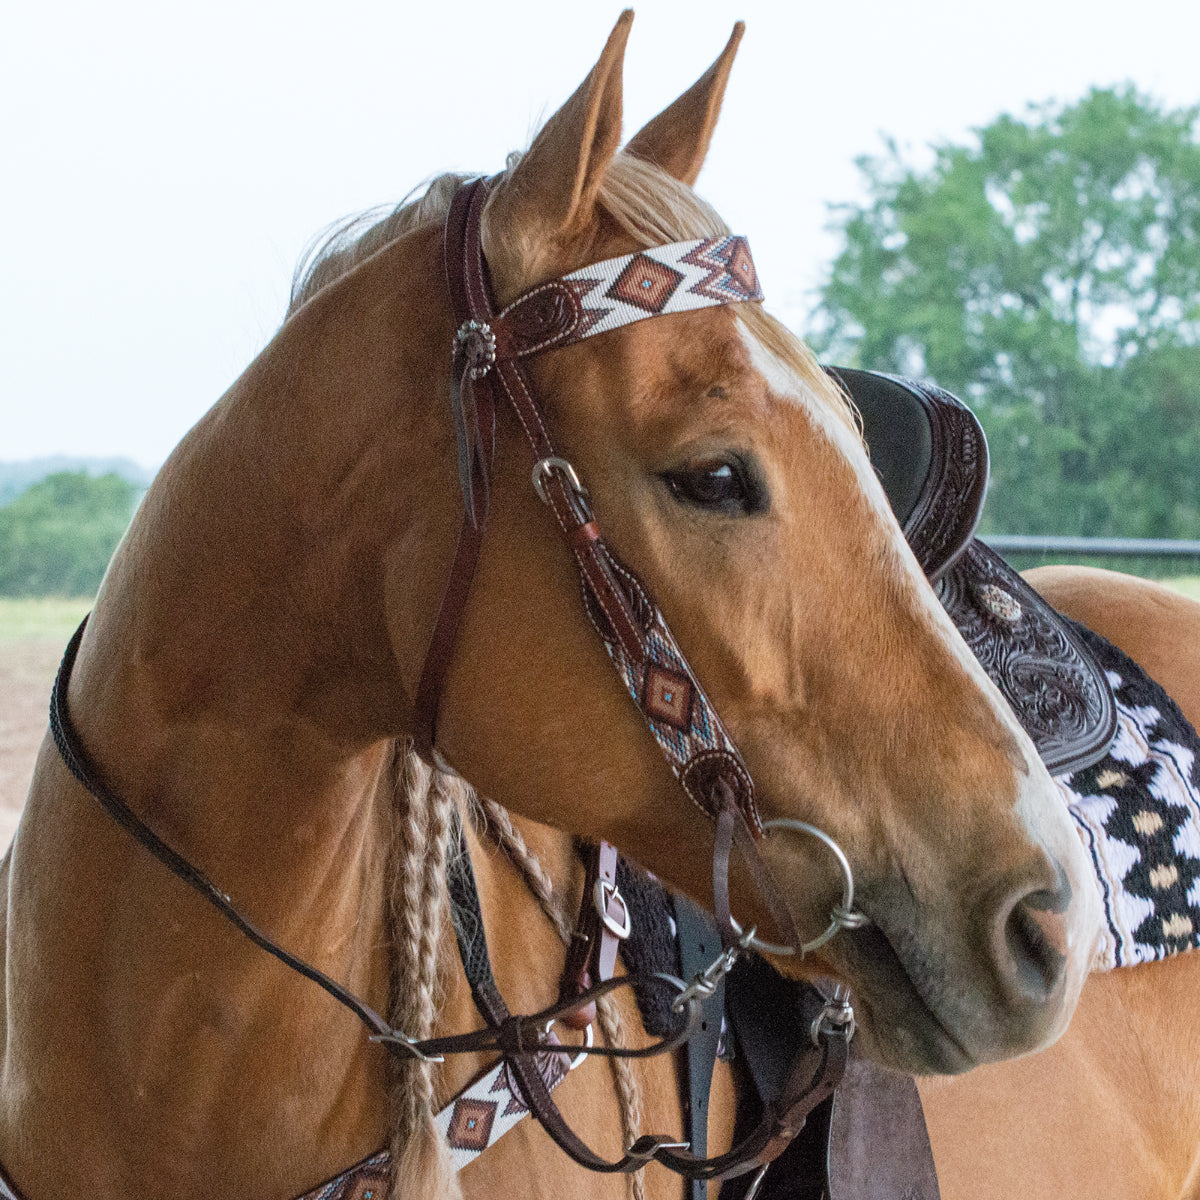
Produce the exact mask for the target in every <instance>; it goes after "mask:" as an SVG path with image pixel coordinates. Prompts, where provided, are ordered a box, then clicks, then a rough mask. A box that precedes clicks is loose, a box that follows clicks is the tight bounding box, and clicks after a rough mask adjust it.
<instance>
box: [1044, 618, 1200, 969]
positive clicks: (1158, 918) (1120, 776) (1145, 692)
mask: <svg viewBox="0 0 1200 1200" xmlns="http://www.w3.org/2000/svg"><path fill="white" fill-rule="evenodd" d="M1074 627H1075V629H1076V631H1077V632H1078V633H1079V635H1080V637H1081V638H1083V640H1084V641H1085V642H1086V643H1087V645H1088V647H1089V649H1091V651H1092V652H1093V654H1095V656H1096V658H1097V659H1098V660H1099V662H1100V664H1101V666H1102V667H1103V668H1104V670H1105V673H1106V674H1107V676H1108V681H1109V683H1110V684H1111V685H1112V688H1113V691H1114V693H1115V694H1116V700H1117V735H1116V738H1115V740H1114V741H1113V744H1112V746H1111V747H1110V748H1109V751H1108V753H1107V754H1106V755H1105V757H1104V758H1102V759H1101V760H1100V761H1099V762H1098V763H1095V764H1094V765H1093V766H1090V767H1087V768H1085V769H1084V770H1081V771H1077V772H1075V773H1074V774H1072V775H1062V776H1059V777H1058V778H1057V779H1056V780H1055V782H1056V783H1057V784H1058V787H1059V789H1060V791H1061V792H1062V794H1063V798H1064V799H1065V800H1066V802H1067V807H1068V808H1069V810H1070V812H1071V816H1072V817H1073V818H1074V820H1075V823H1076V825H1077V826H1078V828H1079V833H1080V835H1081V837H1082V838H1083V841H1084V844H1085V845H1086V846H1087V849H1088V852H1089V854H1090V855H1091V859H1092V865H1093V867H1094V868H1095V871H1096V878H1097V880H1098V882H1099V885H1100V890H1101V893H1102V895H1103V898H1104V915H1105V923H1106V930H1105V937H1104V941H1103V944H1102V945H1101V948H1100V951H1099V954H1098V958H1097V961H1096V963H1095V964H1094V969H1096V970H1110V969H1111V968H1113V967H1131V966H1136V965H1137V964H1138V963H1145V962H1153V961H1154V960H1155V959H1160V958H1166V957H1167V956H1168V955H1171V954H1177V953H1178V952H1180V951H1181V950H1188V949H1191V948H1193V947H1195V946H1200V738H1198V737H1197V734H1196V731H1195V729H1193V728H1192V726H1191V724H1190V723H1189V722H1188V720H1187V718H1186V717H1185V716H1184V715H1183V713H1182V712H1180V710H1179V707H1178V705H1176V704H1175V702H1174V701H1173V700H1172V699H1171V698H1170V697H1169V696H1168V695H1167V694H1166V692H1164V691H1163V689H1162V688H1161V687H1159V685H1158V684H1157V683H1155V682H1154V680H1153V679H1151V678H1150V677H1149V676H1148V675H1147V674H1146V673H1145V671H1143V670H1142V669H1141V667H1139V666H1138V665H1137V664H1136V663H1135V662H1133V661H1132V660H1131V659H1130V658H1128V657H1127V656H1126V655H1124V654H1122V653H1121V651H1120V650H1118V649H1117V648H1116V647H1115V646H1113V645H1112V644H1111V643H1110V642H1107V641H1105V639H1104V638H1102V637H1099V636H1098V635H1097V634H1094V633H1092V632H1091V631H1090V630H1088V629H1085V628H1084V627H1083V626H1082V625H1077V624H1076V625H1075V626H1074Z"/></svg>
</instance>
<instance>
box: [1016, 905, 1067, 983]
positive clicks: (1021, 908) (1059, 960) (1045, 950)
mask: <svg viewBox="0 0 1200 1200" xmlns="http://www.w3.org/2000/svg"><path fill="white" fill-rule="evenodd" d="M1062 907H1063V906H1062V905H1061V903H1060V902H1059V899H1058V897H1056V896H1055V893H1053V892H1049V891H1040V892H1031V893H1029V895H1027V896H1022V897H1021V899H1020V900H1018V901H1017V902H1016V903H1015V904H1014V905H1013V906H1012V909H1011V910H1010V912H1009V914H1008V919H1007V920H1006V921H1005V923H1004V945H1005V949H1006V950H1007V951H1008V953H1007V956H1006V957H1007V960H1008V963H1009V966H1010V969H1011V971H1012V972H1013V977H1012V982H1013V984H1015V987H1016V991H1017V992H1018V993H1019V994H1020V995H1021V996H1022V997H1024V998H1026V999H1028V1000H1033V1001H1036V1002H1041V1001H1044V1000H1048V999H1049V998H1050V997H1051V996H1052V995H1053V994H1054V992H1055V991H1056V990H1057V989H1058V986H1059V984H1060V983H1061V982H1062V978H1063V975H1064V972H1065V969H1066V965H1067V949H1068V946H1067V923H1066V921H1065V920H1064V918H1063V916H1062V912H1061V909H1062Z"/></svg>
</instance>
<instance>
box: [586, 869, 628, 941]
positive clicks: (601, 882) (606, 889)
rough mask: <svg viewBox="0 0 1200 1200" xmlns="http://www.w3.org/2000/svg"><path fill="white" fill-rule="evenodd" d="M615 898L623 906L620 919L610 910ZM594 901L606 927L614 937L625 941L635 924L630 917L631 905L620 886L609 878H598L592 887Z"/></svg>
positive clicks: (601, 921)
mask: <svg viewBox="0 0 1200 1200" xmlns="http://www.w3.org/2000/svg"><path fill="white" fill-rule="evenodd" d="M614 900H615V901H616V902H617V903H618V904H619V905H620V906H621V917H620V919H619V920H618V919H617V918H616V917H614V916H613V915H612V914H611V913H610V912H609V911H608V906H609V905H610V904H611V903H612V902H613V901H614ZM592 903H593V904H595V906H596V913H597V915H598V916H599V917H600V923H601V924H602V925H603V926H604V928H605V929H607V930H608V932H609V933H611V934H612V935H613V937H616V938H620V939H621V941H624V940H625V939H626V938H627V937H628V936H629V932H630V930H631V929H632V927H633V926H632V923H631V921H630V918H629V905H628V904H626V903H625V897H624V896H622V895H621V890H620V888H618V887H617V885H616V884H615V883H609V882H608V880H607V879H597V880H596V886H595V887H594V888H593V889H592Z"/></svg>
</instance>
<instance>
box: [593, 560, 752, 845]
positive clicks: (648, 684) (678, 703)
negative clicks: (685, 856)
mask: <svg viewBox="0 0 1200 1200" xmlns="http://www.w3.org/2000/svg"><path fill="white" fill-rule="evenodd" d="M613 566H614V568H615V569H616V571H617V573H618V574H619V575H622V576H624V578H625V580H626V581H627V583H628V584H629V585H630V587H631V588H632V589H633V590H634V591H639V590H643V589H641V588H640V587H639V586H638V585H636V581H635V577H634V576H633V575H632V574H631V573H630V572H629V571H628V570H627V569H626V568H625V567H623V566H622V565H621V564H620V563H619V562H617V561H616V560H615V559H614V560H613ZM650 610H651V613H650V620H649V624H648V628H647V629H646V632H645V657H644V658H643V659H641V660H640V661H639V660H637V659H634V658H632V657H630V656H629V655H628V654H627V653H626V652H625V650H624V648H623V647H622V645H621V643H620V641H619V640H617V639H616V638H614V637H613V636H612V633H611V631H608V632H606V631H605V630H604V629H603V628H602V627H601V626H600V625H597V624H596V623H595V619H594V617H593V624H594V625H595V628H596V631H597V633H599V634H600V636H601V638H603V640H604V648H605V649H606V650H607V651H608V655H609V658H611V659H612V661H613V665H614V666H615V667H616V668H617V672H618V673H619V674H620V676H621V679H622V681H623V682H624V684H625V687H626V689H627V690H628V692H629V695H630V696H631V697H632V698H633V701H634V703H635V704H636V705H637V706H638V708H639V709H640V710H641V713H642V716H643V717H644V718H645V720H646V724H647V725H648V726H649V728H650V732H651V733H652V734H653V735H654V740H655V741H656V742H657V743H658V745H659V748H660V749H661V750H662V752H663V756H664V757H665V758H666V760H667V764H668V766H670V768H671V770H672V772H673V773H674V774H675V776H676V777H677V778H678V779H679V781H680V783H681V784H682V785H683V788H684V791H686V792H687V794H688V796H689V797H690V799H691V800H692V802H693V803H694V804H695V805H696V807H697V808H699V809H700V811H701V812H703V813H705V814H706V815H707V816H714V815H715V812H714V811H713V809H712V808H711V807H709V805H710V804H711V797H709V796H704V795H700V794H698V792H697V790H696V782H697V780H698V778H699V776H693V775H692V774H691V772H690V771H689V768H690V767H694V766H696V765H698V764H699V763H700V762H701V761H703V760H709V761H712V762H718V761H719V764H720V773H721V774H724V775H726V776H729V775H734V776H736V778H731V779H729V783H730V785H731V786H732V787H733V789H734V791H735V792H736V793H738V799H739V800H740V802H741V808H742V812H743V815H744V816H745V817H746V819H747V821H748V822H749V824H750V826H751V829H752V830H753V832H754V833H755V834H756V835H757V834H758V833H759V832H760V831H761V825H760V822H759V818H758V813H757V810H756V809H755V807H754V804H753V795H754V784H753V782H752V781H751V779H750V776H749V774H747V773H746V770H745V767H744V766H742V765H741V762H742V760H741V755H740V754H739V753H738V750H737V747H736V745H735V744H734V742H733V739H732V738H731V737H730V736H729V734H728V732H727V731H726V729H725V726H724V724H723V722H722V721H721V718H720V716H719V715H718V713H717V710H716V709H715V708H714V707H713V703H712V701H711V700H709V698H708V696H707V695H705V692H704V689H703V688H702V687H701V686H699V684H697V683H696V682H695V674H694V672H693V671H692V669H691V667H689V666H688V662H687V659H686V658H684V656H683V651H682V650H681V649H680V647H679V643H678V642H677V641H676V640H675V635H674V634H673V633H672V632H671V630H670V628H669V627H668V625H667V623H666V620H665V619H664V618H663V615H662V613H661V612H659V610H658V608H657V606H656V605H653V604H651V605H650Z"/></svg>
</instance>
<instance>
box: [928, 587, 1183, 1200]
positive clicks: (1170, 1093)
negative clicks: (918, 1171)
mask: <svg viewBox="0 0 1200 1200" xmlns="http://www.w3.org/2000/svg"><path fill="white" fill-rule="evenodd" d="M1028 578H1029V582H1030V583H1031V584H1033V586H1034V587H1035V588H1037V590H1038V591H1039V592H1041V593H1042V595H1043V596H1045V597H1046V599H1047V600H1049V601H1050V602H1051V603H1052V604H1053V605H1054V606H1055V607H1056V608H1058V609H1059V610H1060V611H1062V612H1065V613H1066V614H1067V615H1068V616H1071V617H1073V618H1074V619H1075V620H1077V621H1081V622H1082V623H1083V624H1085V625H1087V626H1088V627H1089V628H1091V629H1094V630H1095V631H1096V632H1097V633H1100V634H1102V635H1103V636H1104V637H1106V638H1108V639H1109V641H1111V642H1113V643H1115V644H1116V645H1118V646H1119V647H1120V648H1121V649H1122V650H1124V651H1125V653H1126V654H1128V655H1129V656H1130V657H1131V658H1133V659H1134V660H1135V661H1136V662H1138V663H1139V664H1141V666H1143V667H1144V668H1145V669H1146V670H1147V671H1148V672H1149V673H1150V675H1151V676H1152V677H1153V678H1154V679H1156V680H1157V681H1158V682H1159V683H1160V684H1162V686H1163V687H1164V688H1166V690H1167V692H1168V693H1169V694H1170V695H1171V696H1172V697H1173V698H1174V700H1175V701H1176V703H1177V704H1178V705H1179V707H1180V708H1181V709H1182V710H1183V713H1184V715H1185V716H1186V717H1187V718H1188V720H1189V721H1190V722H1191V723H1192V725H1193V726H1195V727H1197V728H1200V604H1196V603H1195V602H1194V601H1191V600H1188V599H1186V598H1185V597H1183V596H1180V595H1177V594H1176V593H1174V592H1171V591H1168V590H1167V589H1166V588H1164V587H1162V586H1160V585H1158V584H1154V583H1148V582H1145V581H1143V580H1137V579H1130V578H1128V577H1127V576H1123V575H1117V574H1114V573H1113V572H1110V571H1100V570H1094V569H1089V568H1084V567H1042V568H1039V569H1038V570H1036V571H1031V572H1030V573H1029V576H1028ZM920 1092H921V1099H922V1102H923V1104H924V1107H925V1114H926V1118H927V1121H928V1125H929V1133H930V1139H931V1142H932V1146H933V1152H934V1160H935V1162H936V1164H937V1169H938V1176H939V1180H940V1184H941V1188H942V1195H943V1197H944V1198H945V1200H1011V1198H1012V1197H1016V1196H1021V1197H1026V1196H1027V1197H1030V1198H1031V1200H1042V1197H1055V1198H1056V1200H1197V1197H1200V953H1197V952H1196V951H1192V952H1191V953H1187V954H1180V955H1177V956H1176V957H1174V958H1170V959H1167V960H1165V961H1163V962H1158V963H1152V964H1148V965H1145V966H1140V967H1135V968H1120V969H1118V970H1116V971H1111V972H1108V973H1105V974H1098V975H1093V976H1091V977H1090V978H1089V980H1088V982H1087V984H1086V985H1085V987H1084V989H1083V994H1082V996H1081V997H1080V1002H1079V1008H1078V1010H1077V1011H1076V1014H1075V1017H1074V1019H1073V1021H1072V1022H1071V1025H1070V1027H1069V1028H1068V1029H1067V1032H1066V1033H1065V1035H1064V1036H1063V1037H1062V1038H1061V1039H1060V1040H1059V1041H1058V1042H1057V1043H1056V1044H1055V1045H1054V1046H1052V1047H1051V1048H1050V1049H1048V1050H1045V1051H1043V1052H1042V1053H1041V1054H1037V1055H1034V1056H1032V1057H1028V1058H1021V1059H1018V1060H1016V1061H1013V1062H1005V1063H994V1064H990V1065H987V1066H983V1067H980V1068H979V1069H978V1070H976V1071H972V1072H970V1073H969V1074H967V1075H963V1076H959V1077H957V1078H955V1079H931V1080H923V1081H921V1084H920Z"/></svg>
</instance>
